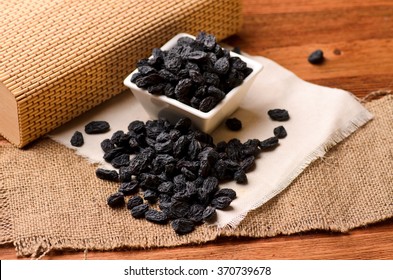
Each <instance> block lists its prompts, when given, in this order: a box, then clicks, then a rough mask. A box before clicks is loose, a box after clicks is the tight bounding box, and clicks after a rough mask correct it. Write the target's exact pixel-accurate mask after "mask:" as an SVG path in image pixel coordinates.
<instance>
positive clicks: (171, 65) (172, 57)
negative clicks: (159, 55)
mask: <svg viewBox="0 0 393 280" xmlns="http://www.w3.org/2000/svg"><path fill="white" fill-rule="evenodd" d="M164 65H165V68H166V69H168V70H169V71H171V72H173V73H176V72H177V71H179V70H180V68H181V65H182V59H181V56H180V55H179V54H177V53H175V52H170V53H168V55H167V56H166V57H165V60H164Z"/></svg>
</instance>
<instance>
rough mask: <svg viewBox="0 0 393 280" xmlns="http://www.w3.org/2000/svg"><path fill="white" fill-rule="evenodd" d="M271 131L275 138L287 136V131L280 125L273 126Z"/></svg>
mask: <svg viewBox="0 0 393 280" xmlns="http://www.w3.org/2000/svg"><path fill="white" fill-rule="evenodd" d="M273 133H274V136H276V137H277V138H280V139H281V138H285V137H286V136H287V131H286V130H285V128H284V127H283V126H282V125H280V126H277V127H276V128H274V130H273Z"/></svg>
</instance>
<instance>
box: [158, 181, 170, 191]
mask: <svg viewBox="0 0 393 280" xmlns="http://www.w3.org/2000/svg"><path fill="white" fill-rule="evenodd" d="M173 186H174V184H173V183H172V182H170V181H167V182H163V183H161V184H160V185H159V186H158V191H159V192H160V193H168V194H171V193H172V192H173Z"/></svg>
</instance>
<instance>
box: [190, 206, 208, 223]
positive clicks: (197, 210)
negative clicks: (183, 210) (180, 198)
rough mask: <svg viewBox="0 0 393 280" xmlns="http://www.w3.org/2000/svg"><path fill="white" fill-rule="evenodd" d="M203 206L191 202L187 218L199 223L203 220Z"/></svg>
mask: <svg viewBox="0 0 393 280" xmlns="http://www.w3.org/2000/svg"><path fill="white" fill-rule="evenodd" d="M204 210H205V207H203V206H202V205H200V204H193V205H191V207H190V211H189V212H188V218H189V219H190V220H191V221H192V222H193V223H195V224H198V223H201V222H202V221H203V211H204Z"/></svg>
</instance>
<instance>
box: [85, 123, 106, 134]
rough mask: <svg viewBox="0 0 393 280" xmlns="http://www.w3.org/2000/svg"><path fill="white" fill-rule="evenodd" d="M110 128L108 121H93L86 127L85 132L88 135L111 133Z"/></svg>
mask: <svg viewBox="0 0 393 280" xmlns="http://www.w3.org/2000/svg"><path fill="white" fill-rule="evenodd" d="M109 129H110V126H109V123H108V122H106V121H92V122H89V123H88V124H87V125H85V132H86V133H87V134H99V133H105V132H107V131H109Z"/></svg>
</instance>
